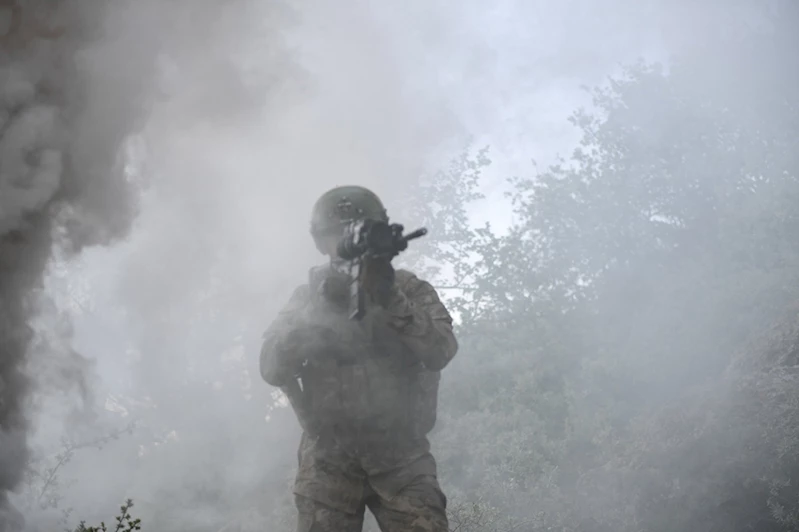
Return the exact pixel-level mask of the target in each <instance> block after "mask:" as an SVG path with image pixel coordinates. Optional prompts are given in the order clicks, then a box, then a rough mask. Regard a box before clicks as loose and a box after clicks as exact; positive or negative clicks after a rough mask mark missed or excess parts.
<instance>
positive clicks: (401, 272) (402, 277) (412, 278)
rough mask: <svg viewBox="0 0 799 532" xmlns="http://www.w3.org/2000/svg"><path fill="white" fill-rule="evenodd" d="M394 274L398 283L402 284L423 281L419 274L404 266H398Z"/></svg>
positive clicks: (406, 284)
mask: <svg viewBox="0 0 799 532" xmlns="http://www.w3.org/2000/svg"><path fill="white" fill-rule="evenodd" d="M394 275H395V279H396V281H397V284H399V285H400V286H408V285H412V284H417V283H421V282H422V279H420V278H419V276H418V275H416V274H415V273H413V272H412V271H410V270H406V269H404V268H397V269H396V270H395V271H394Z"/></svg>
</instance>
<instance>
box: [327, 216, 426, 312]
mask: <svg viewBox="0 0 799 532" xmlns="http://www.w3.org/2000/svg"><path fill="white" fill-rule="evenodd" d="M404 229H405V228H404V227H403V226H402V225H400V224H389V223H388V222H384V221H382V220H356V221H354V222H351V223H350V224H349V225H347V227H346V228H345V230H344V236H343V237H342V238H341V240H340V241H339V243H338V246H337V252H338V256H339V258H341V259H342V260H343V261H344V262H345V264H346V268H347V270H348V271H347V274H348V276H349V278H350V286H349V294H350V298H349V319H351V320H360V319H361V318H363V316H364V314H366V295H365V294H364V293H363V289H362V287H361V277H362V273H363V261H364V259H367V258H375V259H377V258H380V259H392V258H394V257H396V256H397V255H399V254H400V253H401V252H403V251H405V249H407V248H408V242H409V241H411V240H414V239H416V238H419V237H422V236H424V235H426V234H427V229H426V228H424V227H422V228H420V229H417V230H416V231H413V232H411V233H409V234H407V235H403V234H402V232H403V230H404Z"/></svg>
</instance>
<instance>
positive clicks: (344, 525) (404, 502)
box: [295, 476, 449, 532]
mask: <svg viewBox="0 0 799 532" xmlns="http://www.w3.org/2000/svg"><path fill="white" fill-rule="evenodd" d="M365 495H366V497H365V498H364V501H363V502H362V503H361V505H360V506H359V507H358V508H357V510H356V511H355V513H354V514H352V513H348V512H345V511H342V510H335V509H333V508H331V507H329V506H326V505H324V504H322V503H320V502H317V501H314V500H313V499H309V498H308V497H303V496H302V495H295V500H296V504H297V511H298V513H299V516H298V520H297V532H361V530H362V528H363V520H364V514H365V511H366V508H369V510H370V511H371V512H372V514H373V515H374V516H375V520H376V521H377V524H378V525H379V526H380V530H381V531H382V532H448V530H449V525H448V523H447V513H446V506H447V502H446V497H445V496H444V494H443V493H442V492H441V489H440V488H439V487H438V481H437V480H436V478H435V477H432V476H421V477H417V478H416V479H414V481H413V483H411V484H410V485H408V486H406V487H405V488H404V489H403V490H402V491H400V492H399V493H398V494H397V495H395V496H394V497H393V498H392V499H390V500H384V499H382V498H381V497H380V496H379V495H377V494H376V493H374V492H373V491H372V490H369V489H367V490H365Z"/></svg>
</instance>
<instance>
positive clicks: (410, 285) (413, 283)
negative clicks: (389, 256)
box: [394, 268, 435, 293]
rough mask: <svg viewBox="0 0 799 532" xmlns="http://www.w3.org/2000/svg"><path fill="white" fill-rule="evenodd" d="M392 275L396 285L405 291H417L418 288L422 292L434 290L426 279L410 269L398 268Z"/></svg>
mask: <svg viewBox="0 0 799 532" xmlns="http://www.w3.org/2000/svg"><path fill="white" fill-rule="evenodd" d="M394 275H395V279H396V282H397V286H399V288H400V289H401V290H403V291H405V292H406V293H412V292H417V291H419V290H421V291H423V292H429V291H435V288H433V286H432V285H431V284H430V283H429V282H428V281H427V280H425V279H424V278H422V277H420V276H419V275H417V274H416V273H414V272H412V271H410V270H406V269H401V268H399V269H397V270H396V271H395V273H394Z"/></svg>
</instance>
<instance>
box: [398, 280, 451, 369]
mask: <svg viewBox="0 0 799 532" xmlns="http://www.w3.org/2000/svg"><path fill="white" fill-rule="evenodd" d="M397 274H398V275H397V282H396V284H395V288H394V294H393V295H392V298H391V302H390V303H389V305H388V306H387V308H386V312H387V314H388V325H389V327H391V328H392V329H393V330H395V331H397V333H399V337H400V339H401V341H402V342H403V343H404V344H405V345H406V346H407V347H408V348H409V349H410V351H411V352H412V353H413V354H414V355H416V356H417V357H418V358H419V359H420V360H421V362H422V363H423V364H424V365H425V367H426V368H427V369H429V370H432V371H440V370H442V369H444V367H445V366H446V365H447V364H449V362H450V360H452V359H453V358H454V357H455V354H456V353H457V351H458V341H457V339H456V338H455V333H454V332H453V330H452V316H451V315H450V313H449V311H448V310H447V308H446V307H445V306H444V304H443V303H442V302H441V300H440V299H439V297H438V293H437V292H436V290H435V288H433V286H432V285H431V284H430V283H428V282H427V281H423V280H421V279H419V278H418V277H416V276H415V275H413V274H410V273H408V272H404V271H398V272H397Z"/></svg>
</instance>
